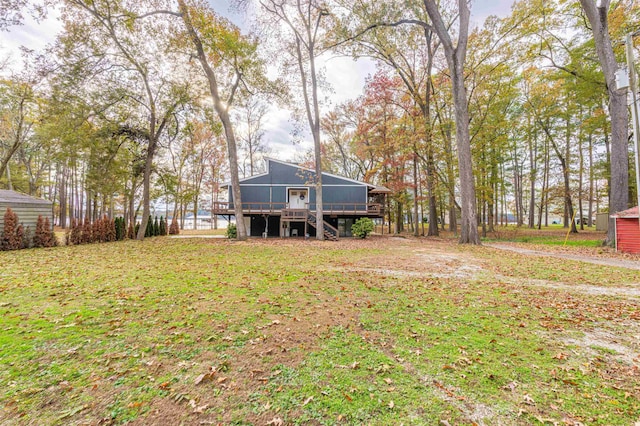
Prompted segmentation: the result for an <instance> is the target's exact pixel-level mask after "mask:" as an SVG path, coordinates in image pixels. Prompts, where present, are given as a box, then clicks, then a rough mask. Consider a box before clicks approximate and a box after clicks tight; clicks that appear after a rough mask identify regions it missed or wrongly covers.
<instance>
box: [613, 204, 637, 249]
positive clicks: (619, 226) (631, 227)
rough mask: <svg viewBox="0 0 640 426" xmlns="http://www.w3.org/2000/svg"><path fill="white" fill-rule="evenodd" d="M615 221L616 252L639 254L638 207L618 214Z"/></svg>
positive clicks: (615, 215) (614, 216)
mask: <svg viewBox="0 0 640 426" xmlns="http://www.w3.org/2000/svg"><path fill="white" fill-rule="evenodd" d="M611 217H613V218H615V220H616V250H617V251H622V252H625V253H636V254H640V218H639V216H638V206H636V207H633V208H631V209H629V210H625V211H622V212H618V213H616V214H614V215H612V216H611Z"/></svg>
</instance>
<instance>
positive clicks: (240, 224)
mask: <svg viewBox="0 0 640 426" xmlns="http://www.w3.org/2000/svg"><path fill="white" fill-rule="evenodd" d="M178 5H179V8H180V12H181V16H182V21H183V22H184V24H185V26H186V28H187V32H188V33H189V37H190V38H191V41H192V42H193V44H194V45H195V47H196V51H197V57H198V60H199V61H200V65H201V66H202V69H203V70H204V73H205V76H206V78H207V81H208V82H209V92H210V93H211V97H212V98H213V107H214V109H215V111H216V113H217V114H218V117H219V118H220V121H221V122H222V127H223V128H224V135H225V138H226V141H227V155H228V157H229V168H230V174H231V192H232V196H233V206H234V213H235V216H236V229H237V234H236V235H237V239H238V240H241V241H242V240H246V239H247V230H246V227H245V226H244V214H243V211H242V196H241V193H240V175H239V172H238V147H237V143H236V137H235V134H234V131H233V125H232V123H231V119H230V118H229V111H228V108H229V107H230V106H231V105H228V104H227V105H224V104H223V102H222V99H221V97H220V94H219V91H218V80H217V79H216V75H215V73H214V71H213V69H212V68H211V66H210V65H209V60H208V57H207V55H206V53H205V51H204V47H203V45H202V41H201V40H200V36H199V35H198V33H197V32H196V30H195V28H194V27H193V24H192V22H191V17H190V15H189V13H188V10H187V6H186V4H185V2H184V0H178ZM237 77H238V78H239V76H237ZM236 84H240V81H237V83H236Z"/></svg>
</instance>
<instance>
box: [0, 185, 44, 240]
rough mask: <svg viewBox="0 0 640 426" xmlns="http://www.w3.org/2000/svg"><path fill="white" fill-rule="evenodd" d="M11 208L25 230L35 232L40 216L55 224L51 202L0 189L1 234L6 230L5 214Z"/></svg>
mask: <svg viewBox="0 0 640 426" xmlns="http://www.w3.org/2000/svg"><path fill="white" fill-rule="evenodd" d="M7 208H11V210H13V212H14V213H15V214H16V215H17V216H18V223H21V224H22V226H24V228H25V229H27V228H29V229H30V230H31V232H32V233H33V232H35V229H36V223H37V222H38V216H42V217H48V218H49V221H50V223H51V224H53V210H52V203H51V201H47V200H43V199H41V198H36V197H32V196H30V195H26V194H22V193H20V192H16V191H10V190H7V189H0V232H2V230H3V229H4V214H5V213H6V212H7Z"/></svg>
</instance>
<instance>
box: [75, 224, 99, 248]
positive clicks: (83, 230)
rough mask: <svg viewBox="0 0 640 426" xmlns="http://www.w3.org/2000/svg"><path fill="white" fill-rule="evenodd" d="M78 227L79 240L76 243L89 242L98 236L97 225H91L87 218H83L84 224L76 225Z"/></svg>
mask: <svg viewBox="0 0 640 426" xmlns="http://www.w3.org/2000/svg"><path fill="white" fill-rule="evenodd" d="M78 227H79V228H80V234H81V235H82V237H81V240H80V242H79V243H78V244H91V243H92V242H94V241H95V240H96V237H97V236H98V227H97V225H96V224H93V225H91V222H90V221H89V218H85V220H84V226H82V225H78Z"/></svg>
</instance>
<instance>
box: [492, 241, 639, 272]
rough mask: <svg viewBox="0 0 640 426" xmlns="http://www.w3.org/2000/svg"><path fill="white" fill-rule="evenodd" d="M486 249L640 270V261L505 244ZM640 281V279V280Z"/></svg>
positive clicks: (493, 245) (495, 244) (493, 244)
mask: <svg viewBox="0 0 640 426" xmlns="http://www.w3.org/2000/svg"><path fill="white" fill-rule="evenodd" d="M485 246H486V247H492V248H495V249H498V250H507V251H513V252H516V253H520V254H526V255H530V256H547V257H555V258H558V259H567V260H575V261H578V262H587V263H593V264H596V265H605V266H613V267H617V268H627V269H637V270H640V261H637V260H627V259H611V258H606V257H602V258H601V257H595V256H589V255H584V254H580V255H578V254H569V253H558V252H555V251H551V250H550V251H540V250H532V249H527V248H523V247H519V246H516V245H511V244H504V243H500V244H497V243H492V244H485ZM639 281H640V279H639Z"/></svg>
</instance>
